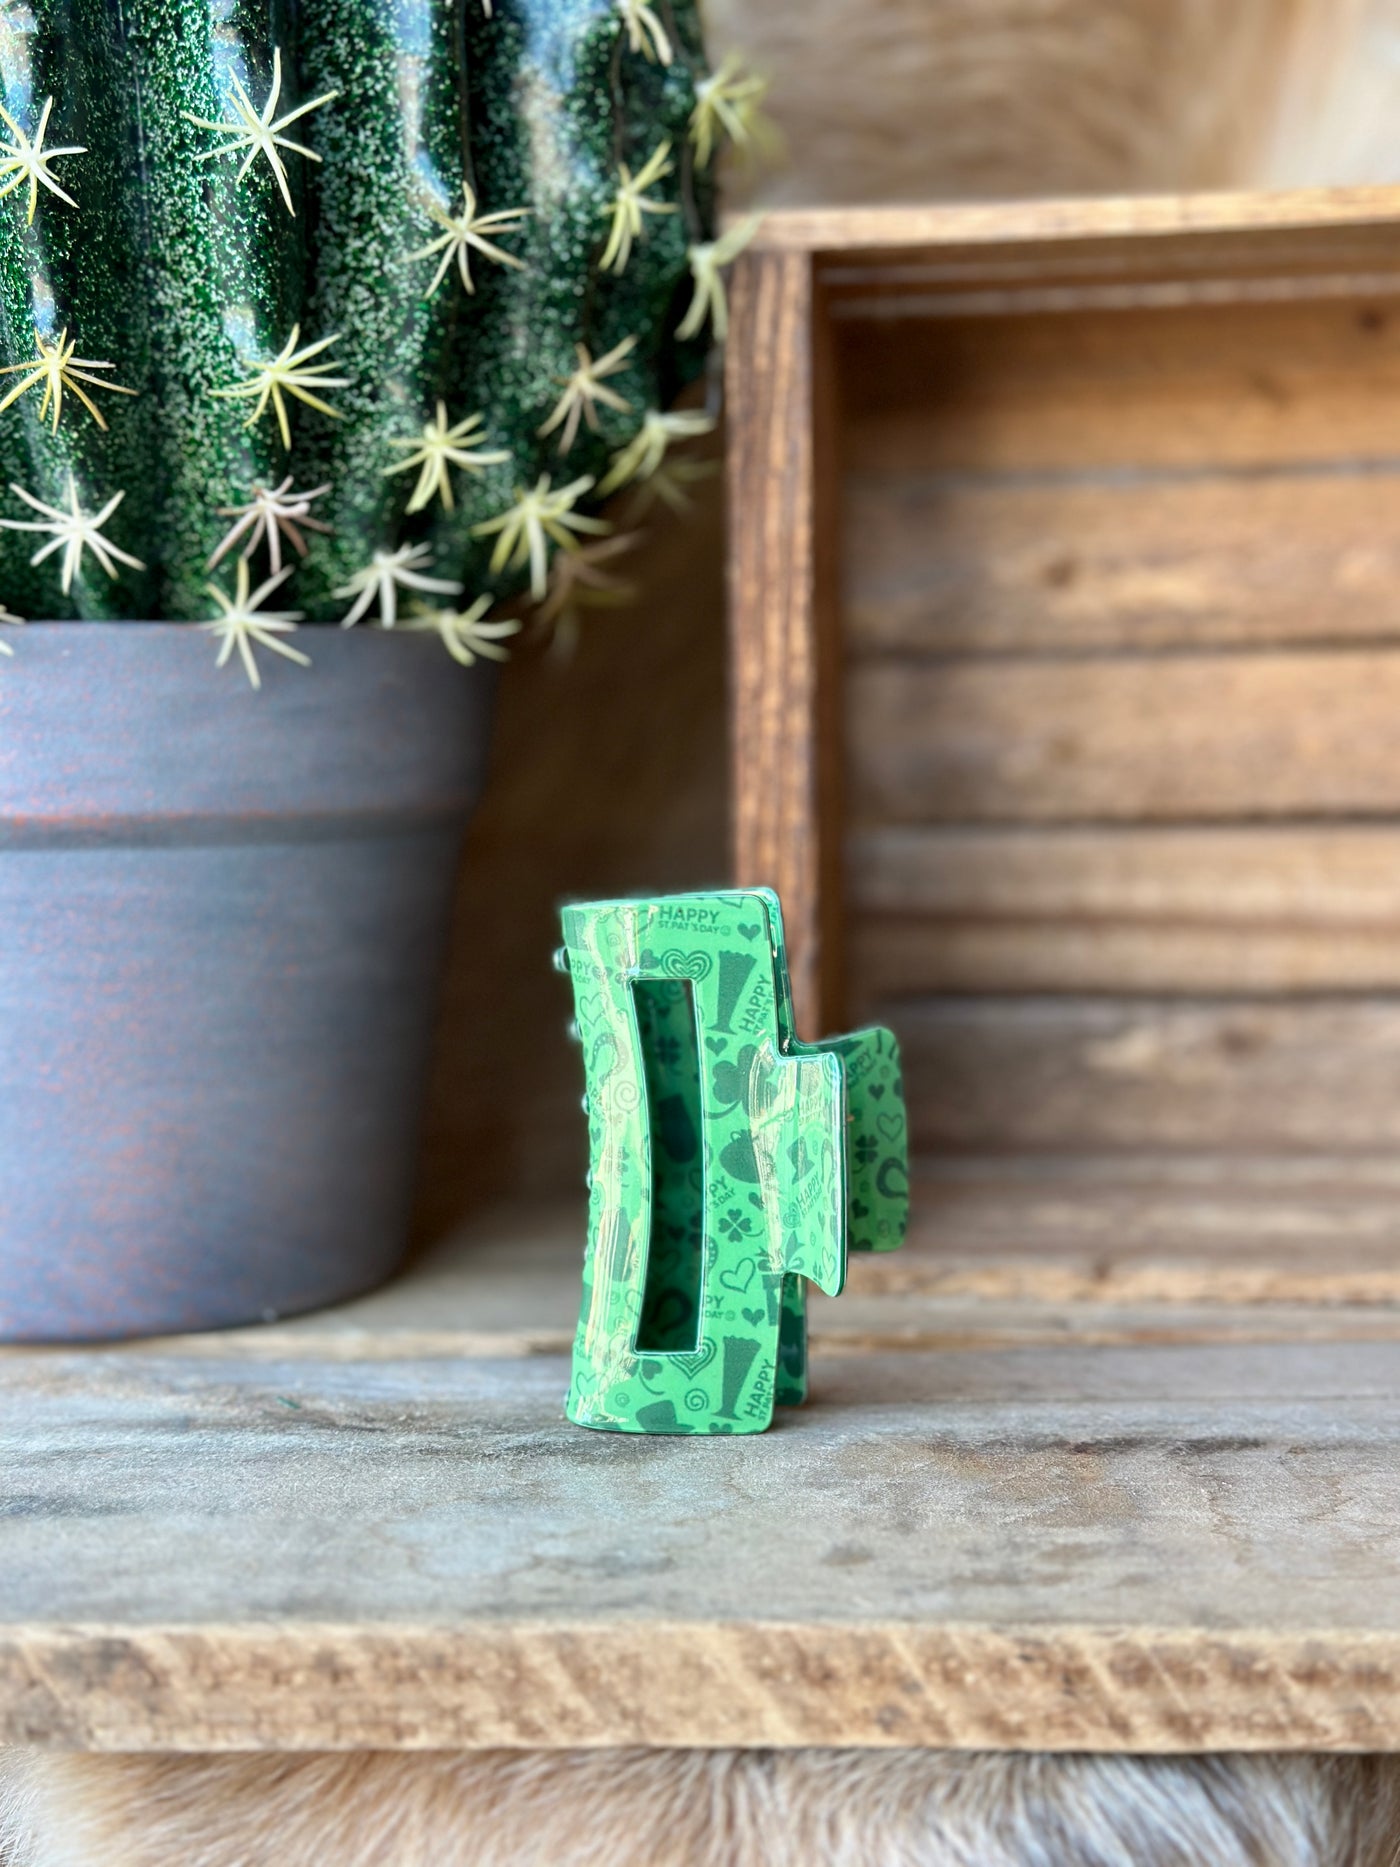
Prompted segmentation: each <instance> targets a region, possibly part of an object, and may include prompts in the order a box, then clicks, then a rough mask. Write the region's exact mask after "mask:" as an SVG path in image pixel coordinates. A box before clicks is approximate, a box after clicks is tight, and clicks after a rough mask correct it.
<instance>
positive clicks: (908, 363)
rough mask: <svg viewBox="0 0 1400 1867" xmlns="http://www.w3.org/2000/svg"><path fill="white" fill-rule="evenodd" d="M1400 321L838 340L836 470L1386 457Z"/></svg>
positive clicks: (1326, 304) (1159, 318) (1187, 308)
mask: <svg viewBox="0 0 1400 1867" xmlns="http://www.w3.org/2000/svg"><path fill="white" fill-rule="evenodd" d="M1398 329H1400V320H1397V315H1396V307H1395V305H1394V304H1393V303H1391V302H1390V301H1384V302H1377V301H1374V300H1371V299H1367V298H1359V299H1357V300H1355V301H1348V300H1346V299H1336V300H1333V299H1327V300H1314V299H1309V298H1303V299H1299V300H1296V301H1281V302H1277V303H1263V304H1260V303H1254V304H1225V305H1210V304H1204V305H1191V304H1187V305H1181V306H1175V307H1170V306H1168V307H1162V308H1154V309H1143V310H1131V309H1098V310H1095V309H1090V308H1087V307H1081V308H1077V309H1076V308H1073V302H1072V301H1071V302H1070V304H1069V305H1067V306H1066V308H1065V309H1063V310H1062V311H1061V312H1059V313H1058V314H1056V313H1052V312H1045V311H1039V312H1034V313H1026V314H1022V315H1005V316H964V317H949V318H918V317H910V318H905V319H901V320H900V321H899V322H898V323H894V324H892V323H891V322H890V321H889V320H884V319H873V320H869V321H856V322H852V323H843V324H842V325H841V326H840V328H839V333H838V335H839V343H840V356H841V361H842V373H843V393H844V401H845V407H846V410H847V416H848V421H847V428H846V434H845V446H844V450H843V465H844V467H845V468H846V470H847V471H855V472H861V473H864V472H871V471H878V472H883V473H888V472H893V471H900V472H935V471H937V472H952V471H963V472H967V471H974V470H975V471H978V472H983V473H987V472H997V473H1017V474H1025V473H1029V472H1046V471H1049V470H1052V469H1074V470H1076V471H1085V470H1088V469H1091V468H1096V469H1100V470H1102V469H1108V468H1118V469H1131V470H1133V471H1137V472H1141V471H1142V470H1143V469H1145V468H1159V469H1160V468H1164V467H1175V468H1201V467H1207V466H1209V467H1211V468H1214V469H1219V468H1221V467H1235V468H1246V467H1258V466H1259V465H1261V464H1264V463H1269V464H1272V465H1274V466H1279V465H1285V464H1286V465H1300V464H1304V463H1316V462H1319V461H1324V460H1358V459H1365V460H1393V459H1394V457H1395V453H1396V446H1395V432H1396V430H1395V408H1396V405H1397V402H1398V401H1400V341H1397V335H1396V333H1397V330H1398Z"/></svg>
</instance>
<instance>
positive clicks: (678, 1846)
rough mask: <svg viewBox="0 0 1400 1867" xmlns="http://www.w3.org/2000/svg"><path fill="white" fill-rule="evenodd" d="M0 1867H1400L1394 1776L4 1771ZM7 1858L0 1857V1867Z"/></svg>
mask: <svg viewBox="0 0 1400 1867" xmlns="http://www.w3.org/2000/svg"><path fill="white" fill-rule="evenodd" d="M6 1781H8V1796H3V1795H0V1808H3V1809H4V1810H5V1815H4V1817H3V1822H4V1826H7V1827H8V1830H9V1834H10V1847H11V1852H10V1854H9V1856H8V1861H7V1867H99V1863H100V1867H1395V1863H1396V1861H1397V1859H1400V1847H1398V1846H1397V1838H1400V1764H1397V1763H1395V1762H1392V1761H1390V1760H1376V1759H1370V1758H1332V1759H1327V1758H1311V1757H1221V1758H1214V1759H1194V1760H1193V1759H1189V1758H1165V1757H1156V1758H1135V1759H1134V1758H1121V1757H1016V1756H1010V1757H1000V1756H955V1755H950V1754H946V1753H938V1752H919V1751H867V1752H851V1751H789V1752H771V1751H769V1752H734V1751H716V1752H695V1751H690V1752H686V1751H674V1752H665V1751H660V1752H646V1751H611V1752H610V1751H574V1752H559V1753H555V1754H550V1753H543V1752H534V1753H528V1752H527V1753H515V1752H495V1753H489V1752H488V1753H483V1754H480V1755H474V1756H458V1755H447V1754H442V1753H432V1752H428V1753H422V1754H414V1753H407V1754H404V1755H398V1756H385V1755H378V1754H375V1755H358V1756H353V1755H352V1756H329V1755H321V1756H300V1757H247V1756H228V1757H151V1758H135V1757H62V1756H52V1755H49V1756H38V1755H35V1754H32V1753H31V1754H29V1755H27V1756H24V1755H20V1754H18V1753H13V1754H12V1761H11V1764H10V1766H9V1770H8V1772H7V1773H5V1772H3V1771H0V1785H3V1784H4V1783H5V1782H6ZM2 1850H3V1843H0V1851H2Z"/></svg>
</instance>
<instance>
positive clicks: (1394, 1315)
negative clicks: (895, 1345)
mask: <svg viewBox="0 0 1400 1867" xmlns="http://www.w3.org/2000/svg"><path fill="white" fill-rule="evenodd" d="M849 1290H850V1294H851V1299H852V1300H851V1301H850V1302H849V1303H823V1304H822V1305H821V1306H820V1307H819V1309H818V1311H817V1313H816V1315H815V1316H814V1319H813V1320H814V1326H815V1327H816V1328H817V1329H818V1331H822V1330H828V1329H834V1328H837V1327H838V1326H840V1327H844V1328H846V1329H854V1328H855V1327H856V1326H857V1325H859V1324H863V1325H864V1326H865V1327H866V1328H870V1329H873V1328H875V1327H877V1326H881V1325H883V1326H884V1327H885V1328H886V1329H889V1328H891V1326H892V1325H893V1324H894V1323H895V1322H896V1321H899V1322H902V1323H903V1325H904V1326H905V1328H906V1329H908V1330H909V1331H911V1332H913V1331H922V1330H927V1329H929V1328H930V1327H932V1326H934V1325H935V1324H936V1323H938V1322H941V1323H942V1324H943V1326H944V1327H945V1328H948V1327H950V1326H951V1325H952V1323H953V1320H954V1318H953V1314H951V1313H946V1312H941V1311H940V1308H939V1305H940V1304H943V1303H947V1302H953V1303H956V1304H960V1305H961V1306H962V1307H961V1310H960V1311H959V1312H958V1314H959V1318H960V1320H961V1322H962V1325H963V1326H964V1327H966V1326H967V1324H968V1321H969V1320H970V1317H971V1316H972V1315H973V1314H975V1315H976V1317H977V1326H978V1327H983V1326H986V1327H989V1328H993V1327H1003V1328H1005V1327H1007V1326H1008V1322H1007V1320H1001V1321H999V1322H997V1321H994V1320H993V1317H994V1313H995V1312H994V1311H992V1310H988V1309H987V1308H986V1307H985V1306H986V1305H993V1306H998V1305H1008V1304H1009V1305H1020V1306H1022V1309H1023V1313H1021V1314H1020V1315H1019V1316H1018V1317H1016V1318H1015V1321H1016V1323H1017V1324H1018V1325H1019V1326H1020V1327H1022V1328H1024V1327H1026V1326H1027V1324H1028V1322H1029V1320H1030V1311H1031V1309H1032V1308H1033V1306H1035V1305H1037V1304H1038V1305H1040V1306H1041V1310H1040V1321H1041V1326H1042V1327H1050V1326H1052V1325H1057V1326H1059V1327H1060V1328H1063V1329H1067V1330H1072V1331H1075V1332H1078V1331H1079V1330H1094V1331H1097V1330H1105V1331H1111V1330H1122V1331H1129V1330H1138V1331H1141V1332H1142V1339H1161V1332H1166V1331H1180V1332H1182V1333H1181V1335H1180V1336H1179V1338H1178V1339H1183V1340H1184V1339H1192V1340H1200V1339H1205V1337H1206V1335H1211V1336H1212V1337H1213V1332H1214V1330H1215V1329H1221V1330H1223V1331H1225V1332H1226V1333H1229V1334H1233V1333H1234V1332H1236V1331H1241V1330H1242V1331H1244V1332H1245V1335H1246V1336H1247V1335H1248V1333H1249V1331H1251V1330H1262V1331H1265V1332H1268V1333H1271V1334H1273V1336H1274V1339H1281V1338H1284V1339H1286V1338H1287V1337H1288V1336H1289V1335H1290V1334H1291V1332H1292V1331H1293V1330H1295V1329H1298V1328H1299V1327H1303V1328H1305V1329H1307V1330H1312V1329H1318V1330H1320V1331H1322V1332H1323V1333H1324V1334H1326V1333H1327V1332H1328V1331H1330V1330H1338V1331H1341V1332H1342V1333H1346V1332H1348V1331H1350V1330H1351V1329H1353V1328H1356V1327H1358V1326H1361V1325H1362V1319H1363V1318H1364V1319H1365V1326H1366V1327H1367V1328H1382V1329H1386V1328H1393V1329H1396V1330H1400V1154H1397V1155H1396V1156H1395V1157H1393V1158H1392V1157H1388V1156H1370V1157H1368V1156H1361V1157H1354V1158H1351V1159H1344V1158H1341V1157H1337V1156H1333V1157H1330V1158H1329V1157H1326V1156H1320V1155H1315V1154H1313V1155H1309V1154H1294V1155H1288V1156H1282V1155H1278V1156H1268V1155H1263V1156H1254V1157H1246V1158H1243V1159H1240V1158H1234V1157H1229V1156H1220V1155H1214V1156H1212V1155H1185V1156H1177V1157H1173V1156H1166V1157H1163V1156H1162V1155H1160V1154H1157V1155H1116V1156H1115V1155H1107V1156H1093V1155H1031V1156H1015V1155H1001V1156H981V1157H978V1156H963V1157H955V1158H951V1159H939V1158H937V1157H934V1156H924V1157H923V1158H922V1159H919V1160H916V1162H915V1168H914V1197H913V1220H912V1228H911V1232H910V1237H909V1241H908V1244H907V1245H906V1247H905V1249H904V1250H903V1251H902V1252H898V1253H894V1254H892V1255H889V1256H871V1257H862V1258H858V1259H856V1260H855V1261H854V1262H853V1264H852V1266H851V1279H850V1285H849ZM892 1298H899V1299H901V1302H900V1305H899V1307H898V1308H897V1309H896V1308H893V1307H892V1306H891V1304H890V1299H892ZM919 1299H923V1300H924V1301H923V1302H922V1303H919V1302H918V1300H919ZM911 1303H914V1304H916V1305H917V1306H916V1307H912V1308H911V1307H910V1306H911ZM1303 1305H1312V1306H1313V1308H1312V1309H1311V1310H1307V1311H1304V1310H1303V1309H1302V1308H1301V1307H1299V1306H1303ZM979 1306H983V1307H979ZM1283 1308H1287V1309H1288V1311H1289V1320H1287V1321H1285V1320H1284V1317H1283V1315H1282V1314H1281V1313H1280V1311H1281V1309H1283ZM1110 1312H1122V1313H1121V1314H1111V1313H1110ZM1246 1312H1248V1319H1247V1318H1246ZM1305 1315H1306V1317H1307V1319H1308V1320H1307V1321H1306V1322H1304V1321H1303V1318H1304V1316H1305ZM1212 1317H1214V1321H1213V1322H1212V1321H1211V1320H1210V1318H1212ZM1154 1331H1155V1332H1157V1334H1156V1336H1155V1338H1154V1336H1153V1334H1152V1332H1154ZM1198 1332H1204V1333H1198Z"/></svg>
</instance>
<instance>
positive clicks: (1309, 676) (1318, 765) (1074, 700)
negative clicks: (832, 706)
mask: <svg viewBox="0 0 1400 1867" xmlns="http://www.w3.org/2000/svg"><path fill="white" fill-rule="evenodd" d="M848 733H849V760H850V784H851V806H852V812H853V815H854V816H855V817H856V818H857V819H858V820H859V821H860V822H861V823H862V824H870V823H872V822H875V823H889V822H894V823H948V822H958V821H973V822H988V821H992V822H996V821H1043V822H1049V821H1055V820H1057V819H1059V820H1073V819H1091V820H1108V819H1113V820H1122V819H1125V818H1155V819H1160V820H1164V821H1171V820H1174V819H1175V820H1183V819H1184V820H1191V819H1196V818H1212V817H1217V818H1218V817H1238V816H1259V817H1282V816H1297V815H1308V816H1321V815H1339V814H1359V815H1386V814H1391V813H1394V812H1395V811H1396V810H1397V809H1400V652H1395V651H1375V652H1371V651H1362V650H1357V651H1338V652H1336V653H1326V652H1321V651H1319V652H1316V653H1309V652H1297V653H1279V654H1264V653H1261V654H1248V653H1241V654H1229V653H1221V654H1213V655H1212V654H1182V655H1168V656H1161V657H1153V656H1141V657H1133V656H1129V657H1105V658H1094V659H1085V660H1076V661H1069V660H1044V661H1027V660H1009V659H1008V660H1002V659H997V660H986V661H958V660H951V661H943V662H937V663H917V662H914V663H908V664H905V663H894V662H878V663H864V664H859V665H857V666H856V667H855V668H854V669H853V670H852V672H851V675H850V679H849V682H848Z"/></svg>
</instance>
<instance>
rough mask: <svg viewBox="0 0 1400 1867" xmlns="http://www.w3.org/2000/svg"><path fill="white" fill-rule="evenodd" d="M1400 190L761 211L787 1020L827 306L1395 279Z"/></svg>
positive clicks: (758, 772) (760, 337) (796, 967)
mask: <svg viewBox="0 0 1400 1867" xmlns="http://www.w3.org/2000/svg"><path fill="white" fill-rule="evenodd" d="M1398 263H1400V189H1396V188H1390V187H1384V188H1354V189H1327V190H1308V191H1299V192H1294V193H1285V194H1277V195H1258V194H1242V195H1216V196H1186V197H1163V198H1137V199H1122V200H1085V201H1069V202H1031V203H1021V204H1015V205H1008V206H1002V205H991V206H957V207H932V208H899V207H894V208H880V209H868V210H796V211H787V212H775V213H773V214H770V215H769V216H768V217H767V218H766V219H765V220H764V221H763V222H762V224H761V225H760V228H759V230H758V233H757V235H756V237H755V239H754V241H753V242H752V244H751V245H750V247H749V248H748V250H747V251H746V252H745V253H744V254H743V256H742V257H741V259H740V261H739V262H738V264H737V265H736V267H735V271H734V278H733V283H732V300H733V312H732V321H731V333H730V341H729V347H728V404H729V540H730V542H729V553H730V569H729V599H730V644H731V669H730V681H731V719H732V747H731V760H732V764H731V770H732V781H733V791H732V797H733V802H732V826H733V845H732V846H733V863H734V873H735V878H736V880H737V881H738V882H740V883H741V884H744V885H752V884H757V883H768V884H771V885H773V886H775V887H776V888H777V889H778V890H779V892H780V894H781V896H782V899H783V906H784V915H785V921H786V925H787V930H788V942H789V952H790V954H791V957H792V967H793V983H794V994H795V999H796V1004H797V1011H798V1021H799V1025H800V1027H801V1028H802V1029H803V1031H804V1032H805V1033H807V1034H809V1035H815V1034H816V1033H817V1032H818V1031H820V1030H824V1029H832V1028H836V1027H839V1026H840V1024H841V1022H842V1019H843V1017H844V1016H845V1008H844V1006H843V1002H842V1001H843V982H844V961H843V952H842V938H843V913H842V818H843V812H842V799H841V791H842V769H841V767H842V749H841V733H842V728H841V716H840V658H841V643H840V618H839V613H838V608H839V590H840V564H839V561H838V557H839V542H838V532H839V526H838V514H837V501H838V497H839V480H840V471H841V462H840V445H841V436H840V419H839V410H838V407H837V396H838V385H837V382H836V379H835V372H834V369H833V364H832V350H833V339H832V320H833V313H834V308H835V307H836V305H837V303H838V301H839V300H841V299H843V298H845V299H849V298H851V297H852V296H860V295H866V296H870V295H873V294H889V293H925V294H953V293H957V294H965V295H966V294H978V293H980V294H983V295H985V296H987V297H988V298H995V297H996V296H997V295H1002V296H1003V297H1004V298H1005V299H1006V301H1007V302H1010V299H1011V296H1012V295H1013V294H1018V295H1020V297H1021V298H1022V299H1024V298H1025V297H1026V294H1027V293H1037V292H1038V293H1044V294H1051V295H1053V294H1054V293H1055V292H1057V291H1063V290H1070V289H1072V290H1076V291H1083V290H1084V288H1085V285H1086V281H1088V282H1093V283H1095V284H1096V285H1097V286H1098V288H1099V289H1100V290H1101V291H1103V292H1104V293H1108V294H1112V293H1119V294H1123V295H1125V299H1126V300H1128V301H1131V300H1132V295H1134V294H1135V295H1136V302H1152V295H1153V294H1157V295H1158V302H1170V299H1169V295H1170V294H1172V293H1195V294H1197V295H1204V296H1207V297H1208V296H1209V294H1210V293H1211V292H1212V291H1214V292H1217V293H1222V294H1230V293H1233V294H1236V295H1245V296H1248V295H1250V294H1255V295H1257V296H1259V297H1260V298H1268V297H1270V296H1277V295H1278V294H1279V293H1280V292H1283V293H1287V292H1289V291H1293V292H1296V293H1298V294H1300V295H1302V294H1307V293H1317V292H1320V291H1326V290H1327V289H1328V284H1327V282H1328V281H1332V280H1336V281H1343V282H1346V283H1347V284H1349V285H1350V286H1351V287H1352V289H1357V288H1358V284H1364V283H1365V282H1367V281H1368V280H1372V279H1381V280H1383V281H1384V283H1385V287H1386V289H1387V290H1388V291H1390V292H1394V291H1395V290H1396V289H1397V286H1400V275H1397V264H1398Z"/></svg>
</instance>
